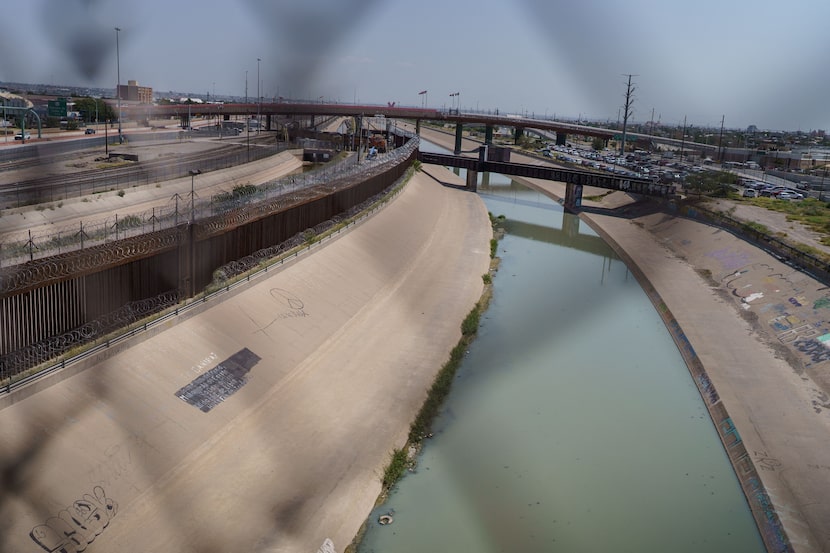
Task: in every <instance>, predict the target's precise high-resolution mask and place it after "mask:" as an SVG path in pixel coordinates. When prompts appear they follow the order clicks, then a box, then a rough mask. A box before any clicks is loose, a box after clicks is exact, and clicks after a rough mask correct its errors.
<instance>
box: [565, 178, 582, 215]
mask: <svg viewBox="0 0 830 553" xmlns="http://www.w3.org/2000/svg"><path fill="white" fill-rule="evenodd" d="M564 207H565V211H570V212H572V213H575V212H577V211H579V208H580V207H582V185H581V184H574V183H572V182H569V183H567V184H565V204H564Z"/></svg>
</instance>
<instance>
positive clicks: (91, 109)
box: [75, 97, 117, 121]
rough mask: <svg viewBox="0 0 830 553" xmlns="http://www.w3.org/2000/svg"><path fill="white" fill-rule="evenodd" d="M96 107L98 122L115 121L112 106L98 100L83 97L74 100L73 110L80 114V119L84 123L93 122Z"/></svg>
mask: <svg viewBox="0 0 830 553" xmlns="http://www.w3.org/2000/svg"><path fill="white" fill-rule="evenodd" d="M96 107H97V114H98V121H107V120H113V119H117V117H116V116H115V110H113V109H112V106H110V105H109V104H107V103H106V102H104V101H103V100H101V99H100V98H90V97H85V98H78V99H76V100H75V109H76V110H77V111H79V112H80V113H81V118H82V119H83V120H84V121H95V114H96Z"/></svg>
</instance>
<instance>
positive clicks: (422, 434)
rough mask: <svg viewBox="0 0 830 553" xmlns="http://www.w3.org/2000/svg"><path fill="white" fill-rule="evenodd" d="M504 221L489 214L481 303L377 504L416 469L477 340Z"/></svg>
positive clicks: (350, 550) (392, 463) (386, 474)
mask: <svg viewBox="0 0 830 553" xmlns="http://www.w3.org/2000/svg"><path fill="white" fill-rule="evenodd" d="M504 221H505V217H504V215H499V216H494V215H493V214H492V213H490V224H491V225H492V227H493V236H494V237H493V238H492V239H491V240H490V269H489V270H488V272H487V273H485V274H483V275H482V276H481V279H482V281H483V282H484V290H483V291H482V294H481V297H480V298H479V300H478V302H476V304H475V306H474V307H473V309H472V310H471V311H470V312H469V313H468V314H467V316H466V317H465V318H464V321H462V323H461V338H460V339H459V340H458V343H457V344H456V345H455V347H454V348H453V349H452V350H451V351H450V358H449V359H448V360H447V362H446V363H444V365H443V366H442V367H441V370H440V371H439V372H438V374H437V375H436V377H435V380H434V381H433V383H432V386H430V389H429V392H428V394H427V399H426V401H424V404H423V405H422V406H421V409H420V411H419V412H418V414H417V415H416V417H415V420H414V421H413V422H412V424H411V425H410V427H409V437H408V439H407V443H406V444H405V445H404V446H403V447H402V448H401V449H395V450H394V451H393V452H392V454H391V456H390V460H389V464H388V465H387V466H386V469H385V470H384V471H383V490H382V492H381V495H380V497H378V501H377V505H380V504H382V503H383V502H384V501H386V498H387V497H388V495H389V492H390V490H391V489H392V488H393V487H394V486H395V484H396V483H397V482H398V481H399V480H400V479H401V478H403V477H404V475H406V473H407V472H409V471H413V470H414V469H415V464H416V459H417V456H418V452H419V451H420V450H421V446H422V444H423V441H424V440H425V439H427V438H431V437H432V424H433V422H434V421H435V419H436V417H437V416H438V414H439V413H440V411H441V407H442V406H443V405H444V401H445V400H446V398H447V396H448V395H449V393H450V390H451V389H452V381H453V379H454V378H455V374H456V372H458V368H459V367H460V366H461V361H462V359H463V358H464V353H465V352H466V351H467V349H468V348H469V347H470V344H472V343H473V340H475V337H476V335H477V333H478V326H479V322H480V320H481V316H482V314H484V312H485V311H487V307H488V306H489V305H490V299H491V298H492V295H493V285H492V282H493V275H494V274H495V273H496V271H497V270H498V267H499V258H498V257H497V256H496V253H497V250H498V243H499V240H500V239H501V237H502V236H503V235H504V229H503V227H502V225H503V223H504ZM365 529H366V523H364V524H363V526H362V527H361V529H360V532H359V533H358V535H357V536H356V537H355V539H354V540H353V541H352V543H351V544H349V546H348V547H346V549H345V551H344V553H356V551H357V548H358V546H359V544H360V541H361V539H362V536H363V534H364V532H365Z"/></svg>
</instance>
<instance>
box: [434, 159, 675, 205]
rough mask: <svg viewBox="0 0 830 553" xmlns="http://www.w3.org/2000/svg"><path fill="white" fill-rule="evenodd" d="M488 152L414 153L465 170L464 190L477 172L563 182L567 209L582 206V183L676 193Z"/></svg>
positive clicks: (633, 180) (670, 187) (472, 185)
mask: <svg viewBox="0 0 830 553" xmlns="http://www.w3.org/2000/svg"><path fill="white" fill-rule="evenodd" d="M489 154H490V148H489V147H488V146H486V145H485V146H482V147H481V148H479V156H478V158H473V157H465V156H457V155H450V154H438V153H432V152H418V161H420V162H421V163H427V164H432V165H444V166H447V167H459V168H461V169H466V170H467V189H469V190H473V191H475V190H476V189H477V184H476V183H477V181H478V173H481V172H490V173H501V174H503V175H510V176H517V177H526V178H533V179H544V180H552V181H559V182H564V183H565V202H564V206H565V208H566V209H568V210H569V211H575V210H577V209H578V208H579V207H580V206H581V205H582V193H583V190H584V187H586V186H594V187H597V188H607V189H609V190H622V191H625V192H632V193H635V194H642V195H646V196H656V197H664V198H668V197H673V196H674V195H675V194H676V192H677V191H676V187H675V186H674V185H666V184H657V183H654V182H652V181H650V180H647V179H640V178H632V177H620V176H617V175H613V174H608V173H599V172H593V171H579V170H574V169H564V168H561V167H554V166H551V165H531V164H527V163H511V162H509V161H495V160H492V159H490V158H491V156H490V155H489Z"/></svg>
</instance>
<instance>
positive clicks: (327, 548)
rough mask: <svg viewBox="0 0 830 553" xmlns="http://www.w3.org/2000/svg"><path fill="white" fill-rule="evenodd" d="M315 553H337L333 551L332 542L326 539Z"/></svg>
mask: <svg viewBox="0 0 830 553" xmlns="http://www.w3.org/2000/svg"><path fill="white" fill-rule="evenodd" d="M317 553H337V551H336V550H335V549H334V542H333V541H331V539H329V538H326V539H325V541H323V545H321V546H320V549H318V550H317Z"/></svg>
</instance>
